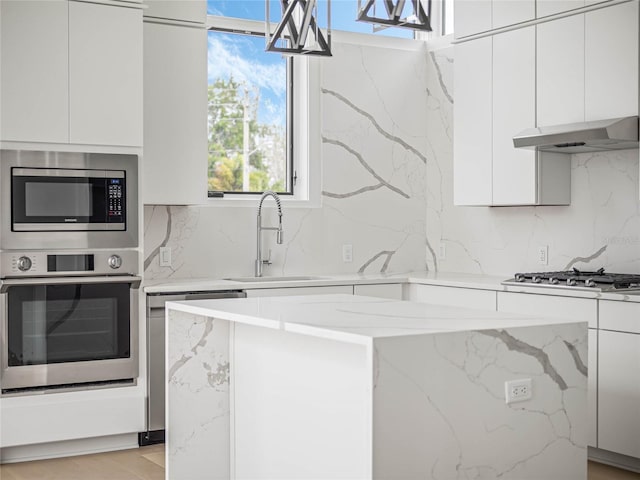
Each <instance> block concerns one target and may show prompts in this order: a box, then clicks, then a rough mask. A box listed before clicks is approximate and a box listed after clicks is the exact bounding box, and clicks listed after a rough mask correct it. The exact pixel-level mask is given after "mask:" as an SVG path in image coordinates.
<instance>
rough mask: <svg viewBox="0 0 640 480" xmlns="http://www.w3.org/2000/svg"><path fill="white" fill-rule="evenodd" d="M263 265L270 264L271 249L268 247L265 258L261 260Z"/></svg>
mask: <svg viewBox="0 0 640 480" xmlns="http://www.w3.org/2000/svg"><path fill="white" fill-rule="evenodd" d="M262 264H263V265H271V249H269V255H268V256H267V258H266V259H264V260H262Z"/></svg>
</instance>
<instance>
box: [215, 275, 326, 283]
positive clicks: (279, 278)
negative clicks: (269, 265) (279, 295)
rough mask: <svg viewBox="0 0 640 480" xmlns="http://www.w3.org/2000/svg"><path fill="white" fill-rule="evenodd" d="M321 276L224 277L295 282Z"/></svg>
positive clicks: (232, 279) (237, 279)
mask: <svg viewBox="0 0 640 480" xmlns="http://www.w3.org/2000/svg"><path fill="white" fill-rule="evenodd" d="M321 278H323V277H314V276H308V275H299V276H290V277H233V278H225V280H230V281H232V282H297V281H300V280H319V279H321Z"/></svg>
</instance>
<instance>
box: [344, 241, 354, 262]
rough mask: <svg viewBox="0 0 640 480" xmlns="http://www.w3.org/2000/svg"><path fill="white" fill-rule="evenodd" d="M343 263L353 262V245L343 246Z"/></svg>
mask: <svg viewBox="0 0 640 480" xmlns="http://www.w3.org/2000/svg"><path fill="white" fill-rule="evenodd" d="M342 261H343V262H344V263H351V262H353V245H342Z"/></svg>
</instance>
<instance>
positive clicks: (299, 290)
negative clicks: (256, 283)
mask: <svg viewBox="0 0 640 480" xmlns="http://www.w3.org/2000/svg"><path fill="white" fill-rule="evenodd" d="M337 293H345V294H347V295H353V285H332V286H327V287H290V288H256V289H251V290H247V297H248V298H254V297H284V296H287V295H330V294H337Z"/></svg>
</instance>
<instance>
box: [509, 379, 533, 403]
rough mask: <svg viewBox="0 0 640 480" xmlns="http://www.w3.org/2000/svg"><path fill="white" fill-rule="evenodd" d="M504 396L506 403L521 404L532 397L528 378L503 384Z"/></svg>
mask: <svg viewBox="0 0 640 480" xmlns="http://www.w3.org/2000/svg"><path fill="white" fill-rule="evenodd" d="M504 395H505V400H506V402H507V403H515V402H522V401H524V400H529V399H530V398H531V397H532V396H533V387H532V386H531V379H530V378H523V379H521V380H511V381H509V382H504Z"/></svg>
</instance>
